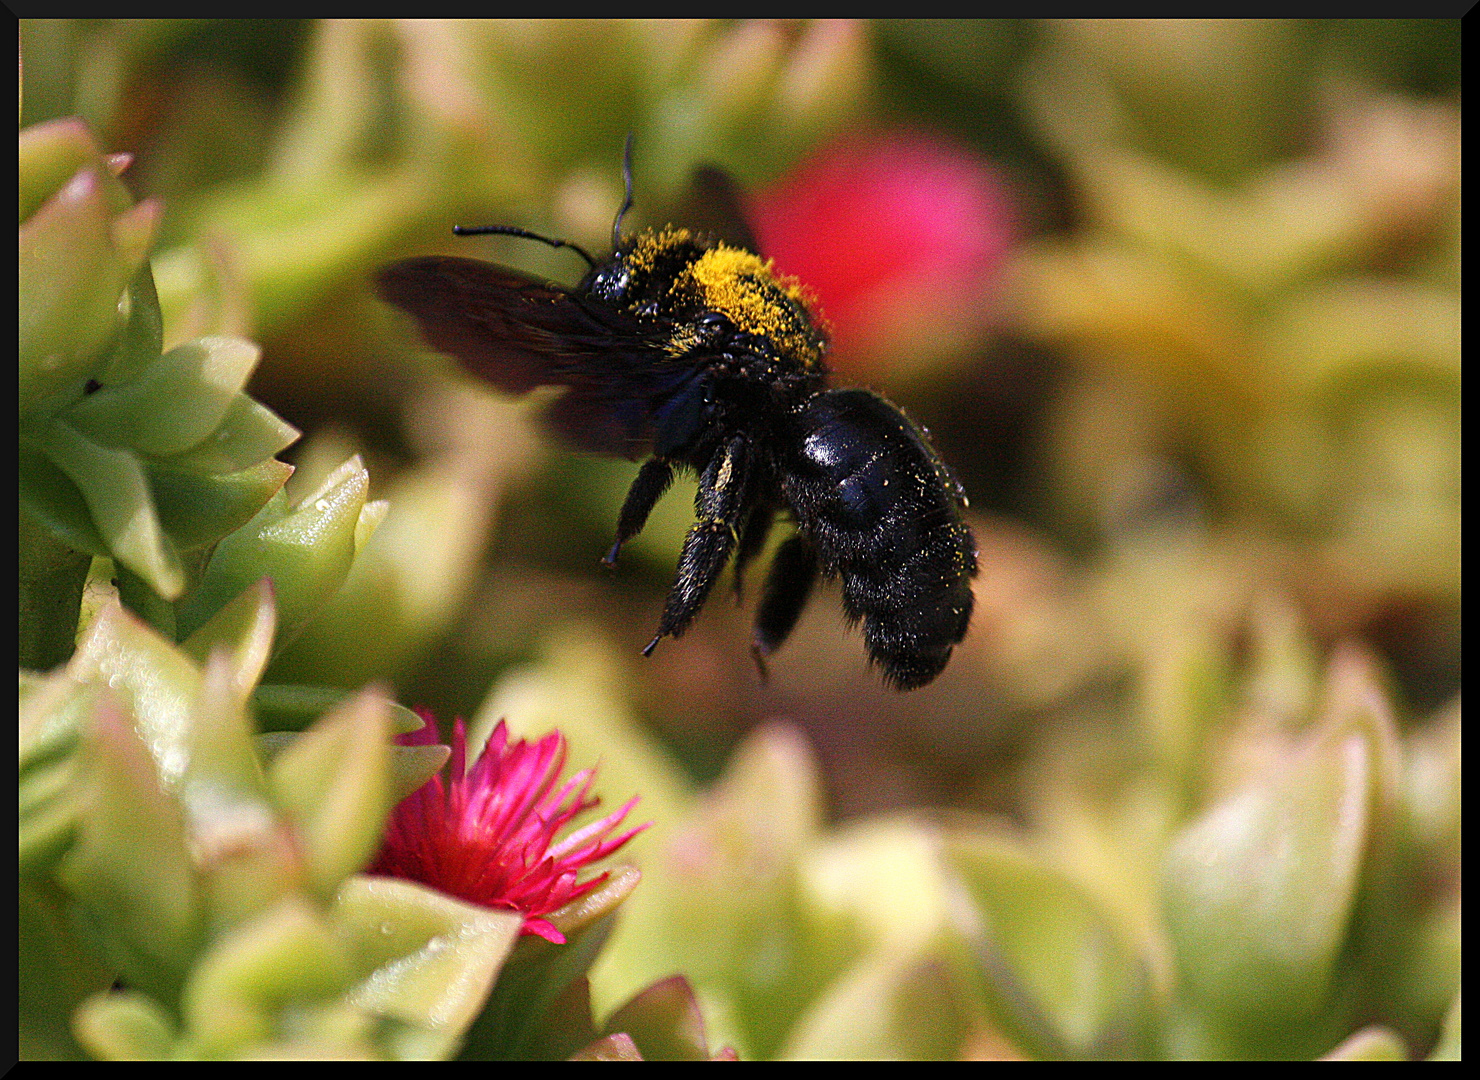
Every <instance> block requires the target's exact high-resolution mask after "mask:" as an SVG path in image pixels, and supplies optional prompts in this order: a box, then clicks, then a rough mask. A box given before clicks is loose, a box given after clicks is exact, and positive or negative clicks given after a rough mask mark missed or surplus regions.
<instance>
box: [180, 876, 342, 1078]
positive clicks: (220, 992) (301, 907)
mask: <svg viewBox="0 0 1480 1080" xmlns="http://www.w3.org/2000/svg"><path fill="white" fill-rule="evenodd" d="M354 979H355V965H354V962H353V959H352V957H351V955H350V953H349V952H348V950H347V949H346V948H345V946H344V944H343V943H342V942H341V941H340V939H339V936H338V934H336V933H335V930H334V927H333V926H332V925H330V924H329V923H328V922H327V921H326V920H324V919H323V918H322V917H320V916H319V915H318V914H317V913H315V911H314V910H313V909H312V908H311V907H310V906H309V905H307V904H306V903H304V902H303V900H302V899H299V898H289V899H285V900H284V901H283V902H282V903H280V904H279V905H277V906H276V907H274V908H273V909H271V910H270V911H267V912H265V913H263V914H262V915H260V916H258V917H257V918H256V919H254V920H252V921H251V922H248V923H246V924H244V925H242V926H240V927H238V928H237V929H236V930H234V931H233V932H232V933H230V934H228V935H226V936H225V937H223V938H222V939H221V940H219V941H218V942H216V943H215V944H214V945H213V946H212V947H211V948H210V949H209V950H208V951H207V952H206V953H205V954H204V955H203V956H202V957H201V958H200V959H199V961H198V962H197V963H196V964H195V966H194V968H193V969H192V970H191V972H190V977H189V980H188V981H187V982H186V984H185V987H184V989H183V991H182V993H181V997H180V1001H181V1011H182V1014H183V1016H184V1019H185V1022H186V1027H187V1029H188V1030H189V1033H190V1036H191V1038H192V1039H193V1040H195V1042H196V1043H197V1045H198V1047H199V1050H200V1052H201V1053H202V1054H203V1055H204V1056H210V1057H230V1056H237V1055H240V1054H242V1053H244V1052H245V1051H246V1050H247V1049H248V1048H249V1047H252V1046H253V1045H255V1044H260V1043H268V1042H272V1041H275V1040H279V1039H285V1038H287V1037H288V1036H290V1035H291V1034H293V1028H294V1027H295V1026H298V1025H297V1023H296V1021H297V1020H298V1018H300V1017H301V1018H304V1019H307V1020H309V1021H312V1020H313V1019H314V1015H313V1011H312V1009H313V1006H315V1005H322V1004H323V1003H325V1002H332V1001H335V1000H336V999H338V998H339V997H340V995H342V994H343V993H344V991H345V990H347V989H348V988H349V987H350V986H351V985H353V982H354Z"/></svg>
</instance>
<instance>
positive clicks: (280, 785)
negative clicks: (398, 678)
mask: <svg viewBox="0 0 1480 1080" xmlns="http://www.w3.org/2000/svg"><path fill="white" fill-rule="evenodd" d="M390 723H391V714H390V708H389V704H388V702H387V701H386V700H385V698H384V697H382V696H381V695H380V694H378V693H376V692H374V691H366V692H363V693H361V694H359V695H358V696H356V697H354V698H352V699H351V700H350V701H348V702H346V703H345V704H344V705H342V706H340V707H339V708H338V709H336V710H335V711H334V712H332V713H330V714H329V715H328V716H325V717H324V718H323V719H321V720H320V721H318V723H316V724H315V725H314V726H313V727H312V728H310V729H309V730H308V731H306V732H304V733H303V734H302V735H301V736H300V737H299V738H297V739H295V740H294V741H293V743H292V745H290V746H289V747H287V748H286V749H284V750H283V751H282V752H281V753H279V754H278V755H277V756H276V757H274V758H273V760H272V764H271V765H270V766H269V768H268V784H269V786H270V789H271V791H272V795H273V799H274V801H275V802H276V804H277V805H278V806H279V807H281V808H282V809H283V810H284V811H285V812H286V813H287V814H288V816H289V817H290V818H291V819H292V821H293V823H294V825H295V827H296V829H297V831H298V835H299V837H300V842H301V844H302V852H303V862H304V866H305V868H306V872H307V874H308V879H309V883H310V885H311V887H312V888H313V890H314V891H315V892H316V893H317V894H318V895H319V896H322V897H324V898H326V899H327V898H330V897H332V896H333V895H334V893H335V892H336V890H337V889H338V888H339V886H340V883H341V882H343V880H344V879H345V878H346V877H348V876H349V875H350V874H352V873H354V872H355V871H357V870H360V869H362V868H363V867H364V866H365V865H366V864H367V863H368V862H369V861H370V859H371V858H372V857H373V856H374V855H375V852H376V850H377V849H378V848H379V846H380V840H381V833H382V831H383V829H384V827H385V821H386V818H387V816H388V815H389V814H390V811H391V809H392V802H391V782H390V757H391V754H390V749H391V747H390Z"/></svg>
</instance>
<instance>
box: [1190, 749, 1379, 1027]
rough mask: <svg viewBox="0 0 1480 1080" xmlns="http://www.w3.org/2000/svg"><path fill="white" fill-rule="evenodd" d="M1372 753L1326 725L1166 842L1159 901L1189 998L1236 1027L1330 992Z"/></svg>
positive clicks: (1365, 820) (1298, 1012) (1281, 1016)
mask: <svg viewBox="0 0 1480 1080" xmlns="http://www.w3.org/2000/svg"><path fill="white" fill-rule="evenodd" d="M1373 771H1374V761H1373V753H1372V748H1371V744H1370V742H1369V740H1368V739H1367V738H1365V737H1364V735H1363V734H1362V733H1361V732H1360V731H1352V730H1350V729H1348V730H1345V731H1343V730H1341V729H1340V728H1339V727H1333V726H1328V727H1327V728H1324V729H1321V730H1320V731H1318V732H1317V733H1316V735H1315V737H1314V738H1313V739H1312V740H1311V741H1310V742H1309V743H1308V744H1307V745H1306V746H1305V747H1304V749H1302V750H1301V751H1300V752H1299V753H1298V754H1296V755H1295V757H1294V758H1293V759H1292V760H1290V761H1289V762H1288V763H1286V764H1285V766H1284V767H1283V768H1281V769H1279V770H1278V771H1277V772H1275V773H1273V774H1271V775H1268V776H1265V777H1263V778H1261V779H1259V780H1257V781H1256V782H1255V783H1253V784H1252V785H1250V786H1249V787H1247V788H1245V789H1244V790H1242V791H1239V792H1237V793H1235V794H1233V795H1232V796H1230V797H1228V798H1226V799H1224V800H1223V801H1222V802H1220V803H1218V804H1216V805H1215V806H1213V807H1212V808H1211V809H1210V810H1209V811H1208V812H1207V813H1206V814H1204V815H1203V816H1202V817H1201V818H1199V819H1198V820H1196V821H1194V822H1193V823H1192V824H1191V825H1189V826H1187V827H1186V828H1185V829H1184V830H1183V831H1182V832H1181V834H1180V835H1178V836H1177V837H1176V839H1175V840H1174V841H1173V842H1172V844H1171V846H1170V848H1169V849H1168V851H1167V853H1166V856H1165V859H1164V862H1163V866H1162V878H1161V888H1162V900H1163V907H1164V912H1165V917H1166V922H1167V929H1168V932H1169V934H1170V935H1171V939H1172V943H1173V946H1174V948H1175V950H1176V961H1177V967H1178V970H1179V972H1180V974H1181V978H1182V982H1183V985H1184V987H1185V988H1186V992H1187V994H1188V995H1189V997H1190V998H1191V999H1192V1000H1194V1001H1196V1002H1198V1003H1199V1004H1200V1005H1201V1007H1202V1008H1204V1009H1206V1010H1207V1011H1208V1013H1209V1014H1210V1015H1211V1016H1212V1017H1216V1018H1218V1019H1219V1020H1221V1021H1222V1022H1223V1023H1225V1024H1227V1025H1229V1026H1230V1027H1232V1028H1233V1029H1234V1030H1244V1031H1257V1030H1259V1029H1260V1028H1262V1027H1265V1026H1267V1025H1270V1024H1274V1025H1277V1026H1284V1025H1288V1024H1291V1023H1293V1022H1295V1021H1296V1019H1297V1018H1300V1017H1309V1016H1311V1015H1313V1014H1314V1013H1315V1012H1316V1011H1317V1010H1318V1009H1319V1008H1320V1007H1321V1005H1322V1004H1323V1003H1324V1002H1325V1000H1326V997H1327V995H1328V993H1329V989H1330V984H1331V978H1332V973H1333V965H1334V964H1335V962H1336V957H1337V955H1338V953H1339V952H1340V949H1341V946H1342V943H1343V941H1344V940H1345V938H1346V931H1347V925H1348V921H1349V919H1350V917H1351V914H1352V910H1353V905H1354V902H1355V900H1356V892H1357V884H1358V879H1359V877H1360V874H1361V870H1362V863H1363V857H1364V854H1365V853H1366V849H1367V845H1368V842H1369V837H1368V831H1369V828H1370V826H1371V819H1372V794H1371V793H1372V786H1373Z"/></svg>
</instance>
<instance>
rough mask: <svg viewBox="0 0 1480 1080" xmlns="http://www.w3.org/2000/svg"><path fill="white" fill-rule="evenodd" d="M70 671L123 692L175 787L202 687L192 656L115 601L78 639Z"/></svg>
mask: <svg viewBox="0 0 1480 1080" xmlns="http://www.w3.org/2000/svg"><path fill="white" fill-rule="evenodd" d="M68 671H69V672H70V673H71V675H72V677H73V678H74V679H76V680H78V681H79V682H93V683H99V684H106V685H108V686H110V687H112V688H113V689H115V690H116V691H117V692H118V693H119V695H120V696H121V697H122V698H123V699H124V700H125V701H126V702H127V703H128V706H129V710H130V715H131V716H132V718H133V722H134V724H135V725H136V726H137V728H138V731H139V735H140V737H141V738H142V739H143V742H144V745H146V746H147V747H148V748H149V752H150V754H151V755H152V756H153V757H154V761H155V766H156V768H157V769H158V773H159V777H160V779H161V781H162V782H163V783H164V784H165V786H166V787H173V786H174V785H175V784H176V783H177V782H178V781H179V779H180V777H181V776H183V775H184V772H185V767H186V764H187V762H188V760H189V753H190V745H189V732H190V726H191V706H192V705H193V703H194V702H195V701H196V699H197V698H198V696H199V694H200V687H201V677H200V672H199V670H198V669H197V668H196V666H195V665H194V664H193V663H192V662H191V661H190V659H189V657H187V656H186V655H185V654H184V653H182V652H180V651H179V650H178V649H177V648H175V646H174V645H172V644H171V643H170V642H168V641H166V640H165V639H164V638H162V637H160V636H159V634H157V633H156V632H155V631H153V630H151V629H150V628H149V627H148V626H146V625H145V624H144V623H142V622H141V621H140V620H139V619H138V618H136V617H135V616H134V615H132V614H130V613H129V612H128V611H126V610H124V608H123V607H122V606H121V605H119V604H118V602H117V601H116V600H115V601H113V602H111V603H108V604H105V605H104V606H103V608H102V609H101V610H100V611H99V612H98V614H97V617H96V618H94V619H93V622H92V624H91V626H89V627H88V629H87V631H86V632H85V633H84V634H83V636H82V638H81V639H80V640H79V641H78V643H77V652H76V654H75V655H74V656H73V657H72V661H71V663H70V664H69V665H68Z"/></svg>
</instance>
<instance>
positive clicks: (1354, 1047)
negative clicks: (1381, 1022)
mask: <svg viewBox="0 0 1480 1080" xmlns="http://www.w3.org/2000/svg"><path fill="white" fill-rule="evenodd" d="M1321 1060H1322V1061H1407V1060H1408V1048H1407V1047H1406V1046H1404V1045H1403V1039H1402V1037H1401V1036H1399V1035H1398V1034H1397V1033H1396V1032H1394V1031H1391V1030H1389V1029H1388V1028H1385V1027H1381V1026H1373V1027H1366V1028H1363V1029H1362V1030H1361V1031H1359V1032H1357V1033H1356V1034H1355V1035H1352V1036H1351V1037H1350V1038H1348V1039H1346V1040H1344V1041H1343V1042H1342V1044H1341V1045H1340V1046H1338V1047H1336V1049H1334V1050H1332V1051H1331V1052H1330V1053H1328V1054H1323V1055H1322V1056H1321Z"/></svg>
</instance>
